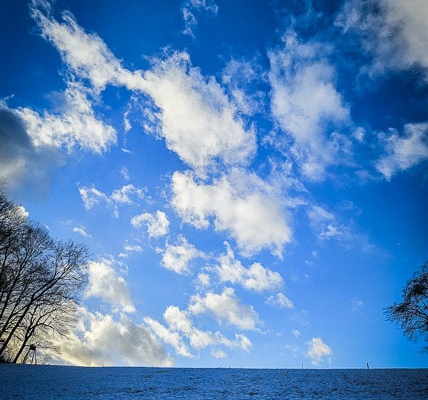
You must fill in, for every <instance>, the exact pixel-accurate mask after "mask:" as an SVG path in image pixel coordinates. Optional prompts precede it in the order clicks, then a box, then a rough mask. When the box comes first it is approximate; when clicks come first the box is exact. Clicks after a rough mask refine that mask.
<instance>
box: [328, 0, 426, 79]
mask: <svg viewBox="0 0 428 400" xmlns="http://www.w3.org/2000/svg"><path fill="white" fill-rule="evenodd" d="M372 10H376V12H373V11H372ZM427 20H428V7H427V4H426V0H408V1H396V0H370V1H366V2H361V1H358V0H351V1H348V2H347V3H345V7H344V9H343V12H342V13H340V14H339V16H338V18H337V21H336V24H337V25H339V26H341V27H342V28H343V29H344V31H345V32H346V31H349V30H353V31H356V32H359V33H360V34H361V38H362V41H363V45H364V46H365V48H366V50H368V51H369V52H370V53H372V54H373V55H374V57H375V58H374V61H373V65H372V66H371V68H370V70H369V72H370V73H375V74H377V73H383V72H384V71H385V69H403V68H404V69H405V68H409V67H412V66H414V65H419V66H421V67H423V68H424V69H425V78H426V79H428V70H427V68H428V53H427V51H426V48H427V43H428V30H427V23H426V21H427Z"/></svg>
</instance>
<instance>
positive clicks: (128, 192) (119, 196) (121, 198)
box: [110, 184, 144, 204]
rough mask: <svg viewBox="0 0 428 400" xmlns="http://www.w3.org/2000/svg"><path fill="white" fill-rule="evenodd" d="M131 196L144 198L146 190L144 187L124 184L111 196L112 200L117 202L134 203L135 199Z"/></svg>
mask: <svg viewBox="0 0 428 400" xmlns="http://www.w3.org/2000/svg"><path fill="white" fill-rule="evenodd" d="M130 196H136V197H138V198H140V199H143V198H144V192H143V190H142V189H139V188H136V187H135V186H134V185H132V184H128V185H125V186H122V187H121V188H120V189H116V190H114V191H113V193H112V194H111V196H110V199H111V201H113V202H114V203H117V204H133V200H132V199H131V197H130Z"/></svg>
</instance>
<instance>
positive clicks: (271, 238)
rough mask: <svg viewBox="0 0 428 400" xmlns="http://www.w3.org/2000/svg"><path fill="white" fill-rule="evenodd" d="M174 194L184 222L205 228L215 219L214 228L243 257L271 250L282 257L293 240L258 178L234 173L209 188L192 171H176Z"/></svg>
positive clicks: (278, 208) (276, 204)
mask: <svg viewBox="0 0 428 400" xmlns="http://www.w3.org/2000/svg"><path fill="white" fill-rule="evenodd" d="M172 191H173V198H172V200H171V203H172V205H173V207H174V208H175V210H176V211H177V213H178V214H179V215H180V217H181V218H182V219H183V221H184V222H186V223H189V224H191V225H193V226H195V227H196V228H199V229H203V228H208V227H209V225H210V220H209V218H210V217H213V221H214V227H215V229H216V230H217V231H226V232H228V233H229V234H230V236H231V237H232V238H234V239H235V240H236V242H237V244H238V246H239V248H240V250H241V252H242V253H243V254H246V255H249V254H254V253H256V252H258V251H260V250H262V249H264V248H268V249H271V251H272V252H273V253H274V254H276V255H278V256H280V257H281V254H282V249H283V246H284V244H285V243H287V242H289V241H290V240H291V229H290V227H289V226H288V224H287V221H286V218H285V215H284V212H283V210H282V208H281V205H280V202H279V200H278V199H277V198H276V197H275V195H274V194H273V193H272V192H273V189H272V188H270V187H268V186H267V185H266V184H265V183H264V182H262V181H261V180H260V179H259V178H257V177H256V176H255V175H252V174H248V173H245V172H241V171H237V170H235V171H233V172H232V173H231V174H230V175H228V176H223V177H222V178H220V179H218V180H216V181H214V182H213V184H211V185H210V184H204V183H199V182H197V181H196V180H195V179H194V177H193V176H192V174H191V173H189V172H185V173H182V172H175V173H174V174H173V176H172Z"/></svg>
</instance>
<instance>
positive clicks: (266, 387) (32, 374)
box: [0, 365, 428, 400]
mask: <svg viewBox="0 0 428 400" xmlns="http://www.w3.org/2000/svg"><path fill="white" fill-rule="evenodd" d="M0 399H2V400H9V399H33V400H34V399H36V400H37V399H58V400H59V399H70V400H71V399H99V400H104V399H187V400H192V399H382V400H383V399H400V400H404V399H406V400H410V399H421V400H422V399H423V400H426V399H428V370H426V369H371V370H355V369H348V370H286V369H203V368H196V369H187V368H122V367H118V368H81V367H60V366H29V365H28V366H26V365H0Z"/></svg>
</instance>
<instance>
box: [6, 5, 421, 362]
mask: <svg viewBox="0 0 428 400" xmlns="http://www.w3.org/2000/svg"><path fill="white" fill-rule="evenodd" d="M427 27H428V7H427V2H426V0H411V1H406V2H396V1H394V0H367V1H356V0H344V1H322V0H319V1H316V0H313V1H309V0H308V1H292V0H290V1H280V0H277V1H273V0H272V1H261V0H246V1H244V0H234V1H232V0H215V1H214V0H211V1H210V0H184V1H183V0H176V1H174V0H168V1H167V0H164V1H154V0H144V1H137V0H123V1H120V2H117V1H113V0H103V1H101V0H93V1H88V2H80V1H72V0H68V1H66V0H57V1H55V2H49V1H45V0H33V1H22V0H20V1H14V2H10V1H4V0H3V1H0V30H1V37H2V41H1V44H0V53H1V55H2V62H1V63H0V140H1V146H0V177H1V178H2V179H6V180H7V181H8V192H9V194H10V196H11V197H13V199H15V200H16V201H17V202H18V203H20V204H22V205H23V206H24V207H25V210H26V212H27V213H28V214H29V217H30V218H31V219H33V220H35V221H38V222H40V223H41V224H43V225H45V226H46V227H47V228H48V229H49V231H50V233H51V234H52V236H53V237H56V238H59V239H64V240H66V239H72V240H74V241H76V242H79V243H84V244H86V245H87V246H88V248H89V250H90V253H91V262H90V263H89V265H88V276H89V283H88V287H87V289H86V290H85V292H84V293H83V297H82V302H81V305H80V307H79V312H78V316H77V322H76V326H75V328H74V329H73V335H72V336H71V337H70V338H68V339H67V340H66V339H64V338H58V339H57V340H58V345H59V346H60V347H61V349H62V355H61V357H60V358H57V359H56V360H54V362H61V363H73V364H78V365H156V366H165V365H174V366H198V367H199V366H200V367H217V366H220V367H225V366H232V367H263V368H264V367H272V368H277V367H286V368H300V367H301V365H302V364H303V365H304V366H306V367H316V368H350V367H357V368H359V367H364V366H365V364H366V362H369V363H370V365H371V366H372V367H428V359H427V356H426V355H424V354H422V353H421V352H420V350H421V348H422V344H423V343H422V341H420V342H417V343H413V342H409V341H408V340H407V339H406V338H404V337H403V335H402V333H401V331H400V330H399V328H398V327H396V326H394V325H392V324H391V323H389V322H387V321H386V320H385V315H384V308H385V307H387V306H388V305H390V304H392V303H393V302H394V301H398V300H399V298H400V295H401V290H402V288H403V287H404V285H405V282H406V281H407V280H408V279H409V278H410V277H411V276H412V274H413V272H414V271H415V270H416V269H417V268H418V267H419V266H420V265H421V264H422V262H424V261H425V260H426V259H427V258H428V249H427V247H426V246H427V239H428V213H427V212H426V209H427V201H426V199H427V195H428V169H427V166H428V163H427V160H428V137H427V132H428V112H427V111H428V107H427V106H428V33H427V32H428V29H427Z"/></svg>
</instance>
